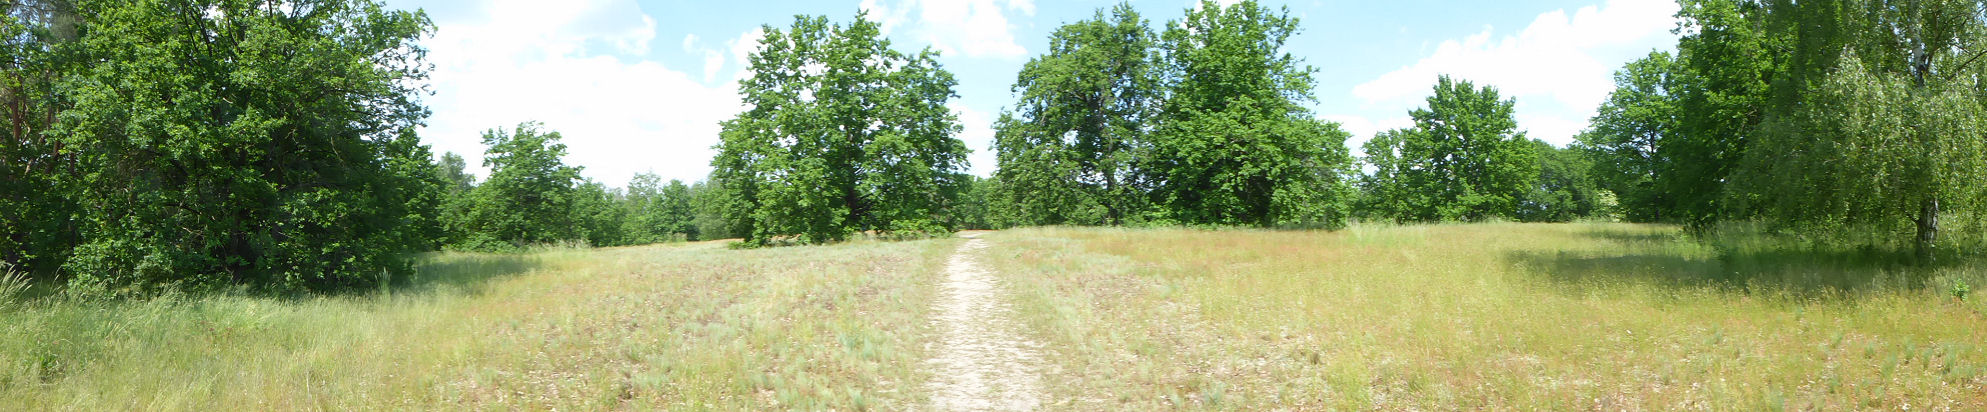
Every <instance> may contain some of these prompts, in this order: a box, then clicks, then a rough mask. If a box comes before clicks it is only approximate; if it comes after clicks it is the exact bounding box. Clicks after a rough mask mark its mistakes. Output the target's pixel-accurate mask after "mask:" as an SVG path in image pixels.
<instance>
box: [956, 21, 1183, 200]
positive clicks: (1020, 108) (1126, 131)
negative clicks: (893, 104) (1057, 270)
mask: <svg viewBox="0 0 1987 412" xmlns="http://www.w3.org/2000/svg"><path fill="white" fill-rule="evenodd" d="M1157 38H1158V36H1157V35H1156V34H1154V33H1153V32H1152V29H1151V28H1150V27H1149V26H1148V25H1147V23H1146V21H1145V19H1144V18H1142V17H1140V16H1139V15H1138V12H1137V11H1136V10H1133V9H1132V7H1131V5H1130V4H1129V3H1120V4H1118V5H1117V6H1116V7H1113V8H1112V9H1111V11H1110V16H1109V17H1106V16H1105V12H1104V11H1103V10H1098V11H1097V14H1096V17H1093V18H1091V19H1089V20H1084V21H1079V22H1075V23H1070V24H1065V25H1063V26H1062V27H1060V28H1057V29H1056V31H1055V33H1054V34H1051V35H1050V37H1049V51H1048V53H1047V54H1045V55H1043V56H1040V57H1037V58H1035V59H1032V60H1030V61H1029V62H1028V63H1027V64H1026V65H1024V66H1022V69H1021V73H1020V75H1019V78H1018V79H1017V80H1016V81H1015V83H1014V87H1013V90H1014V92H1015V93H1016V94H1018V95H1019V97H1020V101H1019V102H1018V103H1017V104H1016V105H1017V107H1016V109H1015V111H1014V112H1012V113H1003V114H1002V117H1001V120H1000V122H998V123H996V126H997V129H996V132H995V136H996V139H995V140H994V150H995V151H996V152H998V158H999V160H1000V168H999V170H998V171H997V172H996V174H997V175H999V177H1000V179H1002V180H1003V181H1005V182H1008V183H1009V184H1008V185H1006V186H1003V187H1004V188H1006V189H1007V190H1008V191H1006V192H1003V193H1001V194H1000V196H999V197H998V198H1000V199H1004V200H1005V202H1003V204H1005V205H1007V206H1008V207H1015V208H1017V209H1018V210H1023V211H1027V213H1028V214H1029V217H1028V218H1027V220H1028V223H1029V224H1066V223H1073V224H1120V223H1123V222H1124V220H1125V218H1126V217H1127V216H1131V215H1134V214H1137V213H1139V212H1140V211H1141V210H1142V209H1143V208H1144V207H1145V205H1144V203H1145V202H1144V200H1145V197H1146V194H1145V191H1144V190H1143V188H1142V187H1141V186H1142V185H1141V184H1140V183H1141V182H1140V177H1141V176H1140V175H1141V174H1140V170H1139V169H1138V168H1136V160H1137V159H1138V158H1139V156H1138V153H1139V151H1141V150H1143V149H1145V148H1146V147H1147V146H1148V144H1147V142H1146V141H1147V138H1146V133H1147V130H1148V129H1149V126H1148V125H1149V123H1150V122H1151V121H1152V120H1153V119H1154V117H1155V116H1156V115H1157V113H1158V109H1159V102H1160V101H1161V97H1162V94H1163V92H1164V90H1163V89H1162V88H1160V87H1159V84H1158V81H1159V79H1158V72H1159V67H1158V65H1159V63H1160V62H1159V61H1158V59H1157V57H1158V49H1157Z"/></svg>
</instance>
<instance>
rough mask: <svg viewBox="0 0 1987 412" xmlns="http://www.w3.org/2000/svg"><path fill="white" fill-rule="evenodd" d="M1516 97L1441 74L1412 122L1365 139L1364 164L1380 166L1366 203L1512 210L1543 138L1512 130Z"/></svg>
mask: <svg viewBox="0 0 1987 412" xmlns="http://www.w3.org/2000/svg"><path fill="white" fill-rule="evenodd" d="M1516 105H1517V103H1516V101H1514V100H1510V99H1503V98H1501V97H1500V96H1499V94H1498V92H1497V89H1496V88H1492V87H1489V86H1485V87H1481V88H1479V87H1477V86H1476V85H1475V84H1474V83H1471V82H1469V81H1467V80H1455V79H1451V78H1449V77H1448V76H1442V77H1441V79H1440V80H1438V82H1437V83H1436V85H1435V93H1434V95H1433V96H1430V97H1429V98H1428V107H1426V108H1420V109H1415V110H1413V111H1411V112H1409V113H1408V115H1409V117H1412V118H1413V119H1414V127H1412V128H1409V129H1405V130H1397V131H1393V132H1388V133H1385V134H1383V135H1382V136H1381V137H1378V138H1375V139H1373V140H1370V141H1368V142H1367V144H1366V153H1367V164H1369V165H1371V166H1373V167H1374V168H1375V169H1378V170H1381V172H1378V173H1375V174H1373V175H1372V176H1371V177H1370V178H1369V180H1368V181H1367V183H1366V186H1367V193H1368V196H1370V197H1374V199H1373V200H1369V203H1371V204H1375V205H1378V206H1377V207H1381V208H1383V209H1381V211H1380V212H1379V213H1380V214H1381V215H1383V216H1389V217H1392V218H1394V219H1395V220H1398V221H1403V222H1436V221H1483V220H1488V219H1517V218H1519V216H1518V211H1519V202H1520V200H1522V199H1524V198H1525V196H1526V195H1527V194H1528V193H1529V192H1530V191H1531V190H1533V189H1534V187H1533V185H1534V184H1535V183H1536V182H1537V181H1538V178H1539V170H1540V165H1539V155H1540V153H1539V150H1540V147H1539V146H1542V145H1535V144H1533V143H1532V141H1531V140H1530V139H1527V138H1525V134H1524V133H1523V132H1520V131H1518V121H1517V119H1516V117H1515V109H1514V108H1515V107H1516ZM1545 148H1547V149H1549V148H1550V146H1547V147H1545ZM1582 173H1584V171H1582Z"/></svg>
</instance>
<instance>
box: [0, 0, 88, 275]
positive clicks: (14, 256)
mask: <svg viewBox="0 0 1987 412" xmlns="http://www.w3.org/2000/svg"><path fill="white" fill-rule="evenodd" d="M76 11H77V10H76V9H75V8H74V7H73V6H72V5H70V4H68V3H67V2H65V1H33V0H29V1H14V2H8V3H6V4H5V5H4V6H0V12H4V14H0V114H4V119H5V125H6V126H5V127H4V128H0V133H5V134H6V138H5V139H4V140H0V272H13V271H17V270H18V271H27V272H30V275H36V276H38V277H52V275H55V274H56V273H57V271H56V270H55V269H56V268H58V267H60V266H61V265H62V262H63V261H65V260H66V259H67V258H68V256H69V250H70V249H71V248H73V247H74V246H75V245H76V243H77V241H78V240H77V238H76V237H77V233H76V227H75V224H73V223H72V222H74V221H75V220H76V219H75V216H74V215H73V213H71V212H70V211H71V210H73V208H71V207H67V205H68V204H69V202H68V201H67V200H66V199H65V198H64V196H63V193H62V192H60V191H59V190H60V183H61V182H62V180H64V179H66V178H67V176H69V175H71V173H70V172H73V171H74V169H73V162H72V160H71V159H70V156H68V155H66V154H64V153H63V152H62V150H61V149H62V142H61V139H58V138H56V136H52V135H50V134H48V133H46V132H47V131H48V130H49V128H50V127H51V126H52V125H53V123H55V116H56V114H57V113H59V112H60V111H61V109H62V107H63V106H64V105H63V103H62V99H63V96H62V94H61V93H60V91H59V90H56V87H55V86H56V84H57V82H58V81H59V80H60V76H58V75H57V74H56V73H59V72H63V71H66V70H70V68H71V66H72V65H74V64H75V63H76V62H78V61H79V60H76V59H72V58H69V57H70V56H69V54H68V53H66V52H65V51H66V50H69V49H70V47H72V46H74V42H75V41H76V39H77V30H76V26H77V24H79V23H80V18H79V16H78V15H77V14H76Z"/></svg>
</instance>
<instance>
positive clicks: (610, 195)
mask: <svg viewBox="0 0 1987 412" xmlns="http://www.w3.org/2000/svg"><path fill="white" fill-rule="evenodd" d="M572 196H573V200H572V202H571V206H572V209H571V210H570V212H569V213H571V214H572V217H571V218H570V221H571V222H573V224H574V229H575V231H576V232H577V233H576V234H575V235H574V236H570V237H569V240H585V241H586V244H587V245H591V246H596V247H610V246H625V245H630V244H634V243H635V242H634V241H632V240H631V239H630V238H629V236H628V233H627V232H626V222H627V220H628V210H627V209H626V208H624V207H622V205H621V196H622V195H621V193H619V191H618V190H615V189H613V188H610V187H607V185H606V184H602V183H600V182H595V181H593V180H592V179H582V180H581V181H580V183H579V185H578V186H576V187H574V188H573V192H572Z"/></svg>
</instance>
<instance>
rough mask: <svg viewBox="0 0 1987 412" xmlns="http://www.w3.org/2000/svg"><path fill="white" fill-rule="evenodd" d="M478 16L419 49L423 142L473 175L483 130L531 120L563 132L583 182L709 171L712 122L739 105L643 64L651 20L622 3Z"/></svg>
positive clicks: (507, 0) (719, 90) (543, 5)
mask: <svg viewBox="0 0 1987 412" xmlns="http://www.w3.org/2000/svg"><path fill="white" fill-rule="evenodd" d="M478 11H479V12H477V13H465V14H463V15H462V16H460V17H459V18H453V19H446V20H441V21H437V26H438V29H437V32H436V35H435V37H434V38H433V39H430V40H429V42H428V43H427V45H428V46H429V49H430V53H429V62H430V63H433V64H434V65H435V68H436V69H435V71H434V73H433V77H432V81H433V86H434V91H435V95H434V96H432V97H431V98H429V101H428V106H429V107H431V108H432V109H433V110H434V116H433V117H432V118H430V120H429V126H428V127H426V128H424V130H423V131H422V136H423V138H424V139H425V140H426V141H428V142H429V143H430V144H432V145H434V146H435V150H436V151H437V152H441V151H450V152H455V153H458V154H461V155H463V156H464V157H465V158H467V159H469V161H470V164H471V167H472V168H474V169H476V171H477V172H479V174H480V173H483V172H484V170H483V168H481V167H480V166H479V165H480V163H481V162H480V159H481V155H482V153H483V146H482V143H481V139H480V133H481V132H482V131H483V130H488V129H492V128H503V129H509V128H511V127H513V126H515V125H516V124H518V123H520V122H524V121H534V120H535V121H541V122H543V123H545V127H546V128H547V129H551V130H556V131H559V132H560V133H561V134H562V135H563V137H564V138H565V143H566V145H567V146H568V153H569V154H568V157H567V162H568V163H569V164H577V165H584V166H586V168H587V169H586V171H585V174H586V175H587V176H588V177H592V178H594V179H597V180H600V181H603V182H606V183H608V184H611V185H617V186H618V185H622V184H625V182H626V181H627V180H628V179H629V177H630V176H632V175H633V174H635V173H639V172H644V171H650V170H653V171H655V172H656V173H658V174H661V175H662V176H663V177H664V178H675V179H685V180H693V179H697V178H700V177H702V175H703V174H704V173H705V172H706V171H707V170H708V169H709V168H708V163H709V160H710V156H711V155H712V151H711V149H710V147H711V146H712V145H714V144H716V142H717V135H718V123H719V122H720V121H722V120H724V119H727V118H730V117H731V116H733V115H735V114H736V113H737V112H738V111H739V110H740V109H741V104H740V103H739V98H738V97H737V93H736V91H735V90H734V87H735V86H733V85H731V84H727V83H719V84H717V85H714V86H713V85H708V84H709V83H710V82H705V81H700V80H699V79H698V78H697V77H693V76H692V75H690V74H688V73H687V72H685V71H682V70H679V69H675V68H671V67H665V66H663V65H662V64H659V63H656V62H654V61H649V60H645V59H642V57H643V56H645V55H647V54H648V52H649V47H650V43H651V42H652V41H653V40H654V39H655V37H656V23H655V19H654V18H653V17H651V16H649V15H648V14H646V13H644V12H642V11H641V9H640V7H639V6H638V5H636V4H635V2H634V1H633V0H579V1H559V2H543V1H537V0H503V1H492V2H487V3H482V4H481V5H480V8H479V9H478ZM697 43H698V40H697V39H696V38H694V37H689V38H685V39H684V42H683V44H684V47H686V48H690V47H695V46H696V45H697ZM722 57H723V54H720V60H722ZM722 64H723V62H719V63H718V64H717V65H719V66H721V65H722ZM710 66H712V65H711V64H708V63H707V65H706V67H705V72H704V73H701V74H705V76H704V77H711V76H712V75H714V70H715V69H712V68H711V67H710Z"/></svg>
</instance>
